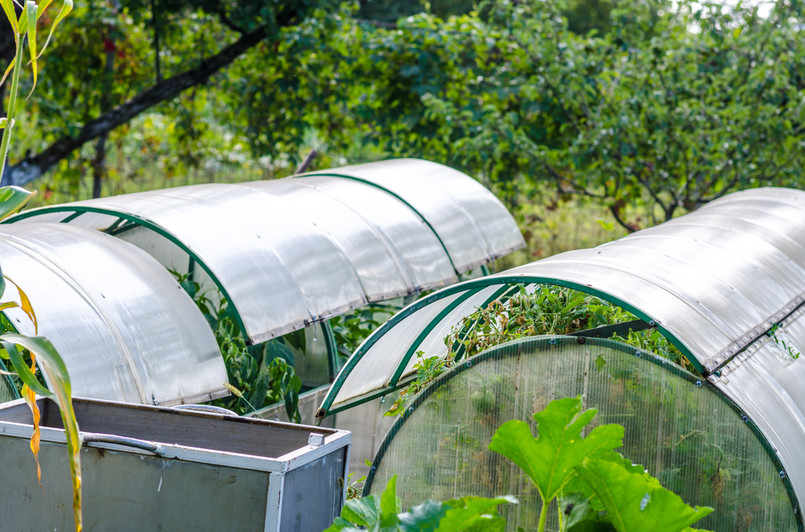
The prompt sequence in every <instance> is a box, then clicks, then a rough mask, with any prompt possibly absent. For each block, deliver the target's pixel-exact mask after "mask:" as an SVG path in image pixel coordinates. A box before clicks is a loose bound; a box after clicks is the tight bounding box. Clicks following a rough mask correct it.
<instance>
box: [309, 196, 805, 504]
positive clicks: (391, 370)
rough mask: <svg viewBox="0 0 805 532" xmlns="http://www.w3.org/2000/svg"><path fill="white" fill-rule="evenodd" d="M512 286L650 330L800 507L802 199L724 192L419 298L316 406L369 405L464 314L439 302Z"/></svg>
mask: <svg viewBox="0 0 805 532" xmlns="http://www.w3.org/2000/svg"><path fill="white" fill-rule="evenodd" d="M516 284H525V285H530V284H558V285H562V286H568V287H571V288H575V289H578V290H581V291H585V292H589V293H592V294H595V295H597V296H599V297H602V298H604V299H606V300H608V301H610V302H612V303H614V304H617V305H619V306H622V307H624V308H625V309H626V310H629V311H630V312H632V313H633V314H635V315H637V316H638V317H639V318H641V319H643V320H644V321H646V322H647V323H651V324H653V325H654V326H655V327H657V328H658V330H659V331H660V332H661V333H662V334H664V335H665V336H666V337H667V338H668V339H669V340H671V341H672V342H673V343H674V344H675V345H676V346H677V347H678V348H679V349H680V350H681V351H682V353H683V354H684V355H685V356H686V357H687V358H688V359H689V360H690V362H691V363H692V364H693V365H694V367H696V369H697V370H699V371H700V372H701V373H702V375H704V376H705V377H709V378H710V379H711V380H712V381H713V382H714V383H715V384H716V386H718V387H719V388H720V389H722V390H723V392H724V393H725V394H726V395H727V396H728V397H730V398H731V399H732V400H734V401H735V402H736V403H737V404H738V406H739V407H740V408H741V409H744V410H745V412H746V414H747V420H750V421H752V422H754V423H756V424H757V426H758V427H759V428H760V430H761V431H762V433H763V437H764V438H766V440H767V441H768V442H769V444H770V445H771V446H772V447H773V448H774V449H776V450H777V452H778V455H779V458H780V460H781V462H782V468H783V469H782V470H781V472H780V474H782V475H784V476H785V475H788V476H790V477H791V483H792V485H793V486H794V488H795V490H796V492H797V494H798V497H799V498H800V500H802V501H805V465H803V464H805V462H803V461H802V458H801V450H802V449H803V448H805V393H803V391H802V390H805V388H803V386H802V383H803V382H805V356H802V357H800V356H799V353H805V319H803V318H801V317H800V314H801V313H802V312H803V309H805V192H802V191H798V190H792V189H755V190H748V191H744V192H739V193H735V194H731V195H728V196H725V197H724V198H721V199H720V200H716V201H713V202H711V203H710V204H708V205H706V206H704V207H702V208H701V209H699V210H697V211H695V212H693V213H691V214H688V215H685V216H682V217H680V218H677V219H675V220H672V221H670V222H667V223H665V224H661V225H659V226H657V227H654V228H650V229H646V230H643V231H639V232H637V233H634V234H632V235H630V236H627V237H625V238H622V239H620V240H617V241H614V242H611V243H609V244H605V245H603V246H599V247H597V248H593V249H585V250H577V251H571V252H567V253H562V254H559V255H556V256H554V257H549V258H547V259H544V260H541V261H537V262H534V263H531V264H527V265H524V266H520V267H517V268H514V269H512V270H509V271H506V272H502V273H500V274H496V275H493V276H490V277H487V278H484V279H479V280H473V281H468V282H465V283H461V284H458V285H455V286H452V287H449V288H445V289H443V290H442V291H440V292H436V293H434V294H432V295H430V296H427V297H426V298H423V299H422V300H421V301H419V302H417V303H416V304H415V305H413V306H411V307H409V308H407V309H404V310H403V311H401V313H400V314H399V315H398V316H396V319H395V320H392V321H391V322H390V323H389V324H388V325H385V326H383V327H381V328H380V329H378V330H377V331H375V333H374V334H373V336H372V337H370V339H369V340H368V341H367V342H365V343H364V344H363V345H362V346H361V347H359V348H358V350H357V351H356V353H355V355H353V359H352V360H350V361H349V363H348V364H347V365H346V366H345V368H344V369H343V370H342V372H341V374H339V376H338V377H337V378H336V380H335V382H334V385H333V388H332V390H331V392H330V394H329V395H328V396H327V397H326V398H325V400H324V401H323V403H322V409H323V410H324V412H325V413H327V412H330V411H338V409H339V408H340V407H343V406H344V405H351V404H355V403H357V402H359V401H360V400H362V397H370V396H371V395H370V394H372V393H373V390H371V389H370V387H369V386H368V384H369V383H372V385H374V386H377V387H378V388H377V389H382V388H383V387H386V388H388V387H390V385H391V380H392V379H391V377H392V376H393V375H395V374H399V372H400V371H410V369H411V368H410V365H408V364H407V362H406V363H405V366H404V365H403V362H404V357H403V355H404V353H406V352H409V351H411V350H412V349H413V350H417V349H420V348H421V346H422V345H423V344H422V337H421V336H422V334H423V332H424V331H427V330H442V331H443V330H446V329H447V328H449V327H450V326H452V325H453V324H455V323H458V322H459V321H460V320H461V319H462V318H463V317H465V316H466V315H468V314H469V313H470V312H471V310H472V309H467V308H464V307H458V308H456V309H454V310H452V311H450V312H447V313H440V310H442V309H444V308H445V302H444V300H445V298H446V297H453V298H455V297H459V294H460V293H463V292H466V291H472V290H480V289H486V288H487V287H491V286H496V287H498V288H505V287H507V286H514V285H516ZM431 307H432V308H431ZM434 320H435V321H436V322H437V323H431V322H432V321H434ZM778 327H782V328H781V329H777V328H778ZM775 330H777V331H778V332H775ZM387 335H389V338H393V341H387V340H386V339H385V336H387ZM769 335H771V336H769ZM769 338H772V340H773V339H775V338H776V339H777V341H769V340H768V339H769ZM430 342H431V345H434V342H433V341H432V339H431V341H430ZM751 353H755V354H751ZM750 354H751V356H750ZM736 355H737V356H736ZM747 357H748V358H747ZM744 359H747V361H746V362H743V360H744ZM384 362H385V363H384ZM395 364H397V365H396V366H395ZM722 373H723V375H722ZM719 375H722V376H721V377H720V376H719ZM357 383H360V385H358V384H357ZM353 386H354V389H353ZM377 389H376V390H377ZM376 390H375V391H374V393H377V391H376ZM339 405H341V406H339Z"/></svg>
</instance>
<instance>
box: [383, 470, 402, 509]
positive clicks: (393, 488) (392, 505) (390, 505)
mask: <svg viewBox="0 0 805 532" xmlns="http://www.w3.org/2000/svg"><path fill="white" fill-rule="evenodd" d="M400 510H401V507H400V499H399V497H397V475H394V476H393V477H391V479H390V480H389V482H388V484H386V489H385V490H383V493H382V494H381V495H380V514H381V515H390V514H394V515H396V514H398V513H399V512H400Z"/></svg>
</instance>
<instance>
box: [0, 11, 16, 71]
mask: <svg viewBox="0 0 805 532" xmlns="http://www.w3.org/2000/svg"><path fill="white" fill-rule="evenodd" d="M0 5H2V6H3V11H4V12H5V13H6V18H7V19H8V22H9V24H11V31H13V32H14V40H15V41H17V40H18V37H17V34H18V33H19V25H18V22H17V13H16V11H15V10H14V1H13V0H0ZM4 78H5V76H4Z"/></svg>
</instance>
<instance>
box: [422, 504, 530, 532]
mask: <svg viewBox="0 0 805 532" xmlns="http://www.w3.org/2000/svg"><path fill="white" fill-rule="evenodd" d="M507 503H509V504H517V499H516V498H515V497H512V496H511V495H506V496H504V497H497V498H494V499H488V498H486V497H462V498H460V499H453V500H450V501H447V502H445V503H444V504H445V506H447V507H449V508H450V509H449V510H447V512H445V515H444V517H443V518H442V519H441V520H440V521H439V527H438V528H436V532H451V531H454V530H455V531H457V532H458V531H467V532H469V531H482V530H483V531H487V530H488V531H501V532H502V531H503V530H506V520H505V519H504V518H503V517H501V516H500V515H498V507H499V506H500V505H501V504H507Z"/></svg>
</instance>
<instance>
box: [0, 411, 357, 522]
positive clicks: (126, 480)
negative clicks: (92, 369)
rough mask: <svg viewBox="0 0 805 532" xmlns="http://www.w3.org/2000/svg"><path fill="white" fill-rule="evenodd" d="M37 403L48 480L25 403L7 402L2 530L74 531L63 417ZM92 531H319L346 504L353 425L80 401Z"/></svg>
mask: <svg viewBox="0 0 805 532" xmlns="http://www.w3.org/2000/svg"><path fill="white" fill-rule="evenodd" d="M39 405H40V409H41V410H42V444H41V451H40V462H41V464H42V489H40V487H39V485H38V483H37V478H36V466H35V463H34V458H33V456H32V454H31V450H30V447H29V441H28V440H29V438H30V436H31V432H32V425H31V414H30V411H29V410H28V407H27V406H26V405H25V404H24V402H22V401H14V402H11V403H6V404H5V405H2V406H0V501H2V502H0V508H2V513H1V514H0V516H1V517H0V520H2V521H0V529H2V530H26V531H30V530H57V531H62V530H67V531H70V530H73V529H74V524H73V515H72V514H73V512H72V491H71V487H70V477H69V467H68V463H67V450H66V449H67V448H66V445H65V438H64V431H63V430H62V429H61V418H60V416H59V412H58V409H57V407H56V405H55V404H54V403H52V402H51V401H49V400H40V401H39ZM74 406H75V411H76V417H77V419H78V422H79V426H80V428H81V432H82V435H83V438H84V442H85V443H84V448H83V450H82V454H81V460H82V473H83V486H84V529H85V530H86V531H88V532H89V531H106V530H114V531H128V530H131V531H137V532H140V531H146V530H164V531H172V532H173V531H184V530H187V531H191V530H192V531H207V530H209V531H216V532H218V531H225V530H226V531H228V530H232V531H252V530H254V531H262V530H265V531H275V530H282V531H308V530H311V531H320V530H322V529H323V528H326V527H327V526H329V524H330V523H331V522H332V520H333V519H334V518H335V517H336V516H337V515H338V514H339V513H340V510H341V506H342V504H343V501H344V497H345V484H346V482H345V479H346V476H347V464H348V462H349V444H350V439H351V434H350V433H349V432H347V431H341V430H334V429H328V428H320V427H307V426H302V425H293V424H288V423H281V422H275V421H265V420H255V419H250V418H243V417H237V416H229V415H224V414H209V413H200V412H193V411H187V410H177V409H171V408H160V407H150V406H142V405H129V404H122V403H112V402H102V401H93V400H85V399H76V400H75V401H74Z"/></svg>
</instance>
